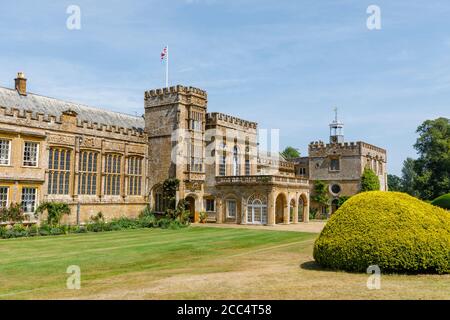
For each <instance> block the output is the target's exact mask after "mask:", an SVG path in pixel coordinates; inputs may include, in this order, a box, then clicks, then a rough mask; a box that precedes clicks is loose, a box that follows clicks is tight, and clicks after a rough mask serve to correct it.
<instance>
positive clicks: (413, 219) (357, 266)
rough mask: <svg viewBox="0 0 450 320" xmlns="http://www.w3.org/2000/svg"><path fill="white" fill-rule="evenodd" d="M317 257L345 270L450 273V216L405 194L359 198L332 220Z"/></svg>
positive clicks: (374, 193) (318, 242)
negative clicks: (373, 269)
mask: <svg viewBox="0 0 450 320" xmlns="http://www.w3.org/2000/svg"><path fill="white" fill-rule="evenodd" d="M314 259H315V260H316V261H317V262H318V263H319V264H320V265H322V266H323V267H326V268H331V269H337V270H346V271H356V272H366V270H367V267H369V266H370V265H378V266H379V267H380V268H381V270H382V272H387V273H391V272H399V273H450V213H449V212H447V211H446V210H443V209H441V208H438V207H435V206H432V205H430V204H428V203H425V202H423V201H421V200H418V199H416V198H414V197H411V196H409V195H407V194H404V193H399V192H383V191H371V192H364V193H360V194H357V195H355V196H353V197H351V198H350V199H349V200H348V201H346V202H345V203H344V204H343V206H342V207H341V208H339V209H338V210H337V211H336V212H335V213H334V214H333V215H332V216H331V218H330V220H329V221H328V223H327V224H326V226H325V228H324V229H323V230H322V233H321V234H320V236H319V238H318V239H317V240H316V242H315V245H314Z"/></svg>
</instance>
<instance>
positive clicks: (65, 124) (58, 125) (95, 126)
mask: <svg viewBox="0 0 450 320" xmlns="http://www.w3.org/2000/svg"><path fill="white" fill-rule="evenodd" d="M77 116H78V115H77V113H76V112H74V111H72V110H69V109H68V110H67V112H63V113H62V114H61V115H59V116H57V115H52V114H44V113H40V112H33V111H30V110H20V109H17V108H5V107H0V118H4V119H5V120H8V119H10V121H11V123H14V124H23V125H28V126H31V127H36V128H40V129H52V130H55V129H56V130H58V129H60V130H62V131H72V132H76V131H82V133H83V134H92V135H99V134H103V135H105V136H108V135H111V134H115V135H120V136H132V137H136V138H142V139H146V136H147V135H146V133H145V132H144V130H143V129H141V128H125V127H121V126H116V125H110V124H103V123H97V122H92V121H85V120H81V119H78V118H77Z"/></svg>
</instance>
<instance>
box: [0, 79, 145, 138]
mask: <svg viewBox="0 0 450 320" xmlns="http://www.w3.org/2000/svg"><path fill="white" fill-rule="evenodd" d="M0 107H5V108H8V109H9V108H16V109H19V110H20V111H31V112H33V113H43V114H45V115H53V116H56V117H59V116H61V114H62V113H63V112H64V111H67V110H68V109H70V110H73V111H75V112H76V113H77V114H78V120H81V121H88V122H92V123H95V122H96V123H98V124H105V125H112V126H117V127H124V128H130V129H136V130H144V126H145V124H144V119H143V118H142V117H136V116H132V115H128V114H124V113H119V112H112V111H108V110H103V109H98V108H94V107H89V106H86V105H82V104H78V103H73V102H68V101H63V100H58V99H54V98H49V97H44V96H40V95H37V94H33V93H27V95H26V96H22V95H20V94H19V93H18V92H17V91H16V90H14V89H9V88H3V87H0Z"/></svg>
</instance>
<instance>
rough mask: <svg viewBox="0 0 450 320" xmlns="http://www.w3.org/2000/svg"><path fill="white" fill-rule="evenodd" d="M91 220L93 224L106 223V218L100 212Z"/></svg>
mask: <svg viewBox="0 0 450 320" xmlns="http://www.w3.org/2000/svg"><path fill="white" fill-rule="evenodd" d="M89 220H90V221H92V222H105V217H104V216H103V213H102V212H101V211H99V212H97V214H96V215H95V216H91V217H90V218H89Z"/></svg>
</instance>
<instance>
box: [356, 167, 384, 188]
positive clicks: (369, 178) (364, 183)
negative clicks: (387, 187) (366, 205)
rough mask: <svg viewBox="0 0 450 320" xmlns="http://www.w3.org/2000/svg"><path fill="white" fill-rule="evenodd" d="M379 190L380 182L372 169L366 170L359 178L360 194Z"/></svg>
mask: <svg viewBox="0 0 450 320" xmlns="http://www.w3.org/2000/svg"><path fill="white" fill-rule="evenodd" d="M378 190H380V180H379V179H378V177H377V175H376V174H375V172H373V170H372V169H369V168H366V169H364V172H363V174H362V176H361V192H365V191H378Z"/></svg>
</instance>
